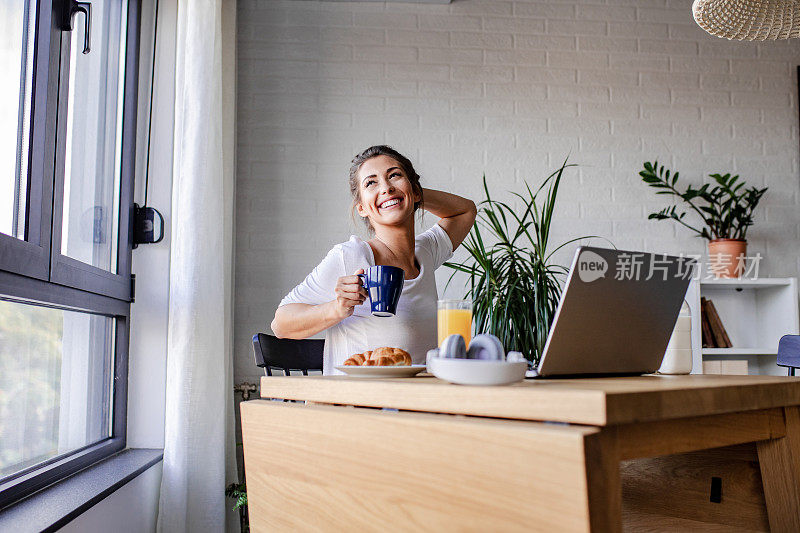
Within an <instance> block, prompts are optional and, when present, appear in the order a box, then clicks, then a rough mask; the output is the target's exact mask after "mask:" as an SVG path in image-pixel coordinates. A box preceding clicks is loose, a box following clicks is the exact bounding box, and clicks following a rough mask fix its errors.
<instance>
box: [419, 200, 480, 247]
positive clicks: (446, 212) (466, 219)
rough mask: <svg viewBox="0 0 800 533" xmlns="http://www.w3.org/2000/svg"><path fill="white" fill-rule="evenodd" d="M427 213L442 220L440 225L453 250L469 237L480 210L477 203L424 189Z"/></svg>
mask: <svg viewBox="0 0 800 533" xmlns="http://www.w3.org/2000/svg"><path fill="white" fill-rule="evenodd" d="M422 199H423V201H424V208H425V211H428V212H429V213H431V214H433V215H436V216H437V217H439V218H440V219H441V220H440V221H439V225H440V226H441V227H442V229H444V231H445V232H447V235H448V236H449V237H450V242H452V243H453V250H455V249H456V248H458V246H459V245H460V244H461V242H462V241H463V240H464V239H465V238H466V237H467V235H469V230H470V229H472V224H473V223H474V222H475V216H476V215H477V214H478V208H477V207H475V202H473V201H472V200H469V199H467V198H462V197H461V196H458V195H455V194H450V193H449V192H444V191H435V190H433V189H422Z"/></svg>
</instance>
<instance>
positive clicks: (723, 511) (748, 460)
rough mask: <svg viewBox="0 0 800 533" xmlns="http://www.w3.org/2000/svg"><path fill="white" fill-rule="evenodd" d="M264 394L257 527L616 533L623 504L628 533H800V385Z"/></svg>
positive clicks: (265, 385) (526, 386) (257, 451)
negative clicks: (668, 532)
mask: <svg viewBox="0 0 800 533" xmlns="http://www.w3.org/2000/svg"><path fill="white" fill-rule="evenodd" d="M261 396H262V398H264V399H261V400H254V401H250V402H245V403H242V404H241V413H242V431H243V438H244V456H245V468H246V476H247V489H248V500H249V512H250V524H251V527H252V528H253V531H276V530H280V531H283V530H292V531H294V530H336V531H362V530H374V531H397V530H407V531H411V530H437V531H442V530H458V531H462V530H472V531H498V530H541V531H588V530H591V531H620V530H621V529H622V528H623V507H624V508H625V513H624V516H625V526H626V529H639V527H641V528H645V527H650V526H651V525H653V523H660V524H662V526H663V525H665V524H670V526H669V527H670V528H671V527H675V528H687V529H688V528H691V529H702V528H703V527H706V526H708V527H712V526H713V527H716V526H715V525H714V524H727V526H729V527H734V528H737V527H738V528H739V530H765V529H771V530H772V531H792V532H797V531H800V489H799V488H798V486H799V485H800V411H799V410H798V406H800V378H788V377H785V378H784V377H773V376H711V375H708V376H700V375H692V376H642V377H627V378H603V379H580V380H527V381H525V382H521V383H518V384H515V385H512V386H507V387H462V386H457V385H451V384H448V383H445V382H443V381H440V380H438V379H436V378H434V377H415V378H407V379H380V380H365V379H353V378H348V377H341V376H336V377H323V376H314V377H300V376H298V377H294V376H292V377H268V378H267V377H265V378H263V379H262V382H261ZM270 399H282V400H294V402H288V401H274V400H270ZM376 408H378V409H376ZM380 408H384V409H380ZM387 408H388V409H389V410H387ZM395 410H398V411H395ZM698 450H710V451H705V452H698ZM688 452H691V453H688ZM673 454H681V455H673ZM664 456H670V457H667V458H665V457H664ZM653 457H655V458H657V459H650V460H646V461H644V462H642V460H640V459H639V458H653ZM673 458H674V461H673V462H672V463H669V462H667V463H665V462H664V461H667V460H672V459H673ZM637 461H638V462H637ZM648 461H649V462H648ZM675 461H677V462H675ZM737 461H738V462H737ZM737 464H741V465H745V466H743V467H742V468H744V470H741V469H740V470H737V468H738V467H735V465H737ZM715 465H716V466H715ZM746 465H750V468H751V469H753V472H751V474H752V475H748V474H747V471H746ZM659 468H660V469H661V470H659ZM664 468H666V474H665V473H664ZM715 472H716V474H715ZM759 472H760V478H761V479H760V480H759V479H758V477H759V476H758V473H759ZM715 477H716V478H718V480H717V481H714V479H713V478H715ZM687 479H690V480H691V483H693V485H692V486H691V487H688V485H687V486H680V484H679V481H682V480H684V481H685V480H687ZM637 480H638V484H637V482H636V481H637ZM629 481H630V482H631V483H630V486H629V484H628V482H629ZM715 484H716V486H717V487H716V488H717V489H720V488H721V490H716V489H714V487H713V485H715ZM637 487H644V488H641V489H640V488H637ZM687 487H688V488H687ZM745 487H749V489H748V490H749V493H748V494H743V491H744V490H745ZM762 487H763V488H762ZM623 488H624V490H623ZM715 492H716V493H717V494H716V496H715ZM623 493H624V495H625V497H624V498H623ZM748 498H749V499H748ZM712 499H720V502H719V503H715V502H712V501H711V500H712ZM623 500H624V501H625V505H624V506H623ZM659 513H660V514H661V515H663V516H660V517H657V515H658V514H659ZM665 516H667V517H668V518H669V520H670V521H667V522H664V521H663V520H662V519H663V518H664V517H665ZM649 519H653V520H649ZM637 524H638V526H639V527H637ZM712 530H715V531H719V529H713V528H712Z"/></svg>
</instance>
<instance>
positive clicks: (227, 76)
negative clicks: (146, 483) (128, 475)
mask: <svg viewBox="0 0 800 533" xmlns="http://www.w3.org/2000/svg"><path fill="white" fill-rule="evenodd" d="M234 42H235V2H233V1H232V0H185V1H184V0H178V20H177V44H176V66H175V67H176V68H175V139H174V141H175V144H174V154H173V156H174V164H173V186H172V235H171V237H172V245H171V246H172V248H171V252H170V276H169V278H170V289H169V331H168V339H167V390H166V422H165V424H166V428H165V443H164V471H163V477H162V481H161V496H160V501H159V514H158V530H159V531H162V532H168V533H171V532H192V533H199V532H206V531H213V532H217V531H226V530H227V531H238V529H239V528H238V518H237V515H236V513H234V512H232V511H231V507H232V502H231V501H230V500H228V501H226V498H225V494H224V490H225V486H226V485H227V484H228V483H230V482H232V481H234V480H235V479H236V458H235V457H236V456H235V448H236V443H235V440H234V439H235V437H234V420H233V416H234V415H233V392H232V387H233V362H232V354H233V343H232V322H233V307H232V288H233V283H232V276H233V268H232V263H233V199H234V190H233V187H234V175H233V169H234V165H233V161H234V159H233V150H234V147H235V142H234V123H233V116H234V104H233V99H234V96H233V95H234V94H235V93H234V79H235V68H234V64H233V63H234V58H235V54H234V53H233V43H234Z"/></svg>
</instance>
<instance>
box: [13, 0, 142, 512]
mask: <svg viewBox="0 0 800 533" xmlns="http://www.w3.org/2000/svg"><path fill="white" fill-rule="evenodd" d="M68 1H69V0H32V2H35V3H36V4H37V13H36V17H37V18H36V25H35V27H36V36H35V41H34V43H35V44H34V50H35V52H34V53H35V59H34V66H33V70H34V78H33V87H32V90H33V92H32V96H31V98H32V104H31V137H30V139H29V143H30V145H29V146H30V151H29V154H31V155H30V162H29V164H28V168H29V171H28V176H27V178H28V202H27V206H26V217H25V218H26V235H25V237H26V240H20V239H17V238H15V237H12V236H10V235H5V234H0V300H11V301H17V302H31V303H37V304H39V305H46V306H51V307H56V308H60V309H65V310H76V311H84V312H90V313H94V314H100V315H105V316H108V317H112V318H114V319H115V327H114V332H115V335H114V342H113V350H114V352H113V355H112V356H113V362H114V368H113V386H112V388H113V390H112V398H113V400H112V406H113V418H112V423H111V437H109V438H106V439H103V440H101V441H99V442H96V443H93V444H89V445H87V446H84V447H82V448H80V449H78V450H74V451H72V452H68V453H66V454H63V455H59V456H56V457H53V458H51V459H49V460H47V461H45V462H42V463H39V464H36V465H33V466H31V467H28V468H26V469H23V470H21V471H19V472H17V473H15V474H12V475H10V476H8V477H6V478H4V479H3V480H2V482H0V509H3V508H5V507H7V506H9V505H11V504H13V503H15V502H16V501H18V500H20V499H22V498H24V497H26V496H28V495H30V494H32V493H33V492H36V491H38V490H40V489H42V488H44V487H46V486H48V485H51V484H53V483H55V482H57V481H59V480H61V479H63V478H65V477H68V476H70V475H72V474H74V473H76V472H78V471H80V470H83V469H84V468H86V467H88V466H90V465H92V464H94V463H96V462H98V461H100V460H102V459H105V458H107V457H109V456H111V455H113V454H115V453H117V452H119V451H121V450H122V449H124V448H125V447H126V444H127V440H126V439H127V403H128V348H129V338H130V317H131V302H132V301H133V293H132V287H131V285H132V284H131V279H132V278H131V254H132V243H133V188H134V172H135V168H134V165H135V159H136V122H137V121H136V110H137V105H138V64H139V39H140V24H141V9H142V0H127V2H128V5H127V9H128V13H127V28H126V34H125V39H126V51H125V75H124V96H123V115H122V120H123V124H122V141H121V142H122V148H121V162H120V165H121V168H120V198H119V206H120V209H119V226H118V227H119V235H118V245H117V250H118V252H117V272H118V274H112V273H110V272H107V271H102V270H101V269H99V268H96V267H93V266H91V265H86V264H84V263H80V262H79V261H76V260H74V259H72V258H68V257H65V256H61V254H60V253H56V252H60V232H61V220H60V213H59V214H57V213H54V211H55V210H54V209H53V206H54V205H58V204H60V203H62V202H63V180H64V174H63V164H62V165H61V170H60V171H59V168H58V166H57V165H58V158H59V157H63V152H64V148H63V147H61V146H58V144H57V140H58V139H63V138H64V137H63V136H60V135H59V132H58V131H57V128H58V129H62V126H57V125H58V124H61V125H63V124H64V122H65V121H63V120H62V119H61V115H62V114H63V116H64V117H66V109H65V106H66V98H64V97H63V93H64V92H66V91H65V89H66V88H67V86H66V85H60V81H62V80H69V72H68V67H67V69H63V68H62V66H61V65H62V63H61V55H62V54H63V53H66V54H67V55H68V54H69V47H70V46H71V43H70V33H69V32H66V31H62V30H60V29H59V28H58V13H59V10H60V9H62V8H64V6H65V5H66V2H68ZM79 22H82V20H78V21H76V23H79ZM64 70H67V72H66V73H65V72H64ZM65 74H66V77H64V76H65ZM60 90H61V91H62V93H61V100H62V102H61V103H59V91H60ZM64 131H65V130H64ZM62 133H63V132H62ZM62 144H63V143H62ZM59 151H60V152H61V154H59ZM59 183H60V186H59ZM59 210H60V207H59ZM56 215H58V216H56ZM51 243H52V245H51ZM87 267H88V268H87Z"/></svg>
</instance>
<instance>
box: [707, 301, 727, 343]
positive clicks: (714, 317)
mask: <svg viewBox="0 0 800 533" xmlns="http://www.w3.org/2000/svg"><path fill="white" fill-rule="evenodd" d="M700 307H701V309H700V315H701V320H704V321H705V323H706V324H707V325H708V328H707V329H708V330H709V334H708V335H706V330H705V329H704V330H703V344H704V345H705V344H708V346H706V347H707V348H732V347H733V344H732V343H731V339H730V337H729V336H728V332H727V331H725V326H723V325H722V320H721V319H720V317H719V313H717V308H716V307H714V302H712V301H711V300H709V299H708V298H700ZM707 336H708V339H707V338H706V337H707Z"/></svg>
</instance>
